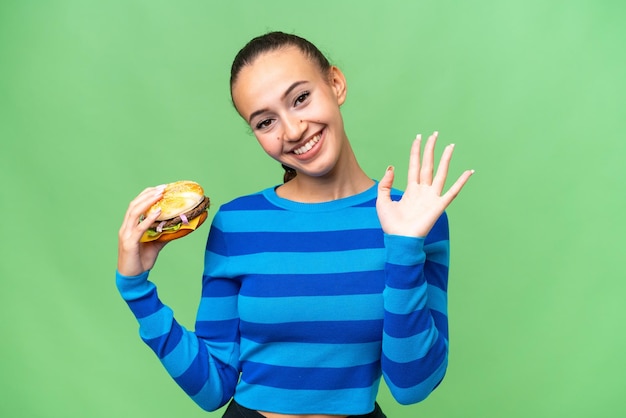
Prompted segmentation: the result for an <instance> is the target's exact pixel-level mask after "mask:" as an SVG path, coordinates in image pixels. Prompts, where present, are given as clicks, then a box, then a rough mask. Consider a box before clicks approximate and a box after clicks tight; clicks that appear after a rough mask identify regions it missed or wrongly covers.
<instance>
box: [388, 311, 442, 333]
mask: <svg viewBox="0 0 626 418" xmlns="http://www.w3.org/2000/svg"><path fill="white" fill-rule="evenodd" d="M431 326H433V319H432V316H431V315H430V312H429V311H423V310H419V311H415V312H411V313H409V314H406V315H397V314H393V313H391V312H387V313H385V332H386V333H387V334H388V335H391V336H392V337H395V338H406V337H411V336H413V335H416V334H419V333H421V332H424V331H425V330H427V329H428V328H430V327H431Z"/></svg>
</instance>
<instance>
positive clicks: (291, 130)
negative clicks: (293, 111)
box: [283, 117, 307, 142]
mask: <svg viewBox="0 0 626 418" xmlns="http://www.w3.org/2000/svg"><path fill="white" fill-rule="evenodd" d="M283 126H284V128H285V129H284V139H285V141H293V142H296V141H299V140H300V139H302V135H303V134H304V132H305V131H306V128H307V124H306V122H304V121H303V120H302V119H301V118H298V117H286V118H284V119H283Z"/></svg>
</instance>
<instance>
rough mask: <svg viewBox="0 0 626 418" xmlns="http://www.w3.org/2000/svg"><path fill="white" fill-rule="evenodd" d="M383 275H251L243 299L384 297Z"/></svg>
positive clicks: (244, 287)
mask: <svg viewBox="0 0 626 418" xmlns="http://www.w3.org/2000/svg"><path fill="white" fill-rule="evenodd" d="M384 288H385V275H384V273H383V272H382V271H359V272H348V273H336V274H335V273H329V274H276V275H263V274H251V275H248V276H247V277H246V279H245V280H244V282H243V285H242V287H241V291H240V294H241V295H243V296H257V297H287V296H327V295H348V294H350V295H358V294H369V293H382V291H383V290H384Z"/></svg>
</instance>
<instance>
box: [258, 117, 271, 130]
mask: <svg viewBox="0 0 626 418" xmlns="http://www.w3.org/2000/svg"><path fill="white" fill-rule="evenodd" d="M272 122H273V120H272V119H263V120H262V121H260V122H258V123H257V124H256V125H254V126H255V128H256V129H265V128H269V127H270V126H271V125H272Z"/></svg>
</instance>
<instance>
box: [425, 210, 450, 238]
mask: <svg viewBox="0 0 626 418" xmlns="http://www.w3.org/2000/svg"><path fill="white" fill-rule="evenodd" d="M449 237H450V234H449V230H448V215H447V214H446V213H445V212H444V213H443V214H442V215H441V216H440V217H439V219H437V222H435V225H433V227H432V228H431V230H430V232H429V233H428V235H427V236H426V241H425V244H430V243H433V242H437V241H448V239H449Z"/></svg>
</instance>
